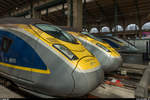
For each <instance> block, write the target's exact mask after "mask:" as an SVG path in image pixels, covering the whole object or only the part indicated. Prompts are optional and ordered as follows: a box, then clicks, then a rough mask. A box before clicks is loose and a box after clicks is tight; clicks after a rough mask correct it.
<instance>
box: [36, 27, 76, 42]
mask: <svg viewBox="0 0 150 100" xmlns="http://www.w3.org/2000/svg"><path fill="white" fill-rule="evenodd" d="M35 26H36V27H38V28H39V29H41V30H42V31H44V32H46V33H47V34H50V35H51V36H53V37H55V38H58V39H60V40H63V41H66V42H71V43H77V40H76V39H75V38H74V37H73V36H72V35H71V34H69V33H67V32H66V31H64V30H62V29H61V28H59V27H56V26H53V25H49V24H36V25H35Z"/></svg>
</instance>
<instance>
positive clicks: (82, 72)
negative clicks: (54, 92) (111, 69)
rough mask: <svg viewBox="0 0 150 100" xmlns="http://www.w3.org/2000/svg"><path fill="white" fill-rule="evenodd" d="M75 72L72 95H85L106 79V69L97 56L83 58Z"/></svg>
mask: <svg viewBox="0 0 150 100" xmlns="http://www.w3.org/2000/svg"><path fill="white" fill-rule="evenodd" d="M77 67H78V68H76V70H75V71H74V72H73V74H72V75H73V79H74V89H73V91H72V93H71V95H72V96H83V95H86V94H88V93H89V92H91V91H92V90H94V89H96V87H97V86H98V85H100V84H101V83H102V82H103V81H104V71H103V69H102V66H101V65H100V63H99V62H98V60H97V59H96V58H95V57H85V58H82V59H81V60H80V61H79V63H78V65H77Z"/></svg>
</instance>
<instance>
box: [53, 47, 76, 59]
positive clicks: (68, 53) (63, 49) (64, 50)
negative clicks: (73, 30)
mask: <svg viewBox="0 0 150 100" xmlns="http://www.w3.org/2000/svg"><path fill="white" fill-rule="evenodd" d="M53 46H54V47H55V48H56V49H57V50H59V51H60V52H61V53H62V54H64V55H65V56H66V57H67V58H69V59H70V60H76V59H78V57H77V56H75V55H74V54H73V53H72V52H71V51H70V50H69V49H68V48H66V47H65V46H63V45H60V44H54V45H53Z"/></svg>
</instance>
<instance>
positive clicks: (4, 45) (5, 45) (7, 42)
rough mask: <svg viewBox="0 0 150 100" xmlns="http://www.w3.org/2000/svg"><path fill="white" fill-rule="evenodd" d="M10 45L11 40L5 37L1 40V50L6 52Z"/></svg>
mask: <svg viewBox="0 0 150 100" xmlns="http://www.w3.org/2000/svg"><path fill="white" fill-rule="evenodd" d="M11 44H12V40H11V39H9V38H6V37H3V38H2V44H1V50H2V51H4V52H7V51H8V49H9V48H10V46H11Z"/></svg>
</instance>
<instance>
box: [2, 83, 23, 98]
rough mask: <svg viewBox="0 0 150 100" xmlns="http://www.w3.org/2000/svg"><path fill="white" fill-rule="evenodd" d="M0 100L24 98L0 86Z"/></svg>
mask: <svg viewBox="0 0 150 100" xmlns="http://www.w3.org/2000/svg"><path fill="white" fill-rule="evenodd" d="M0 98H23V97H22V96H20V95H18V94H17V93H15V92H13V91H11V90H9V89H7V88H5V87H3V86H2V85H0Z"/></svg>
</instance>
